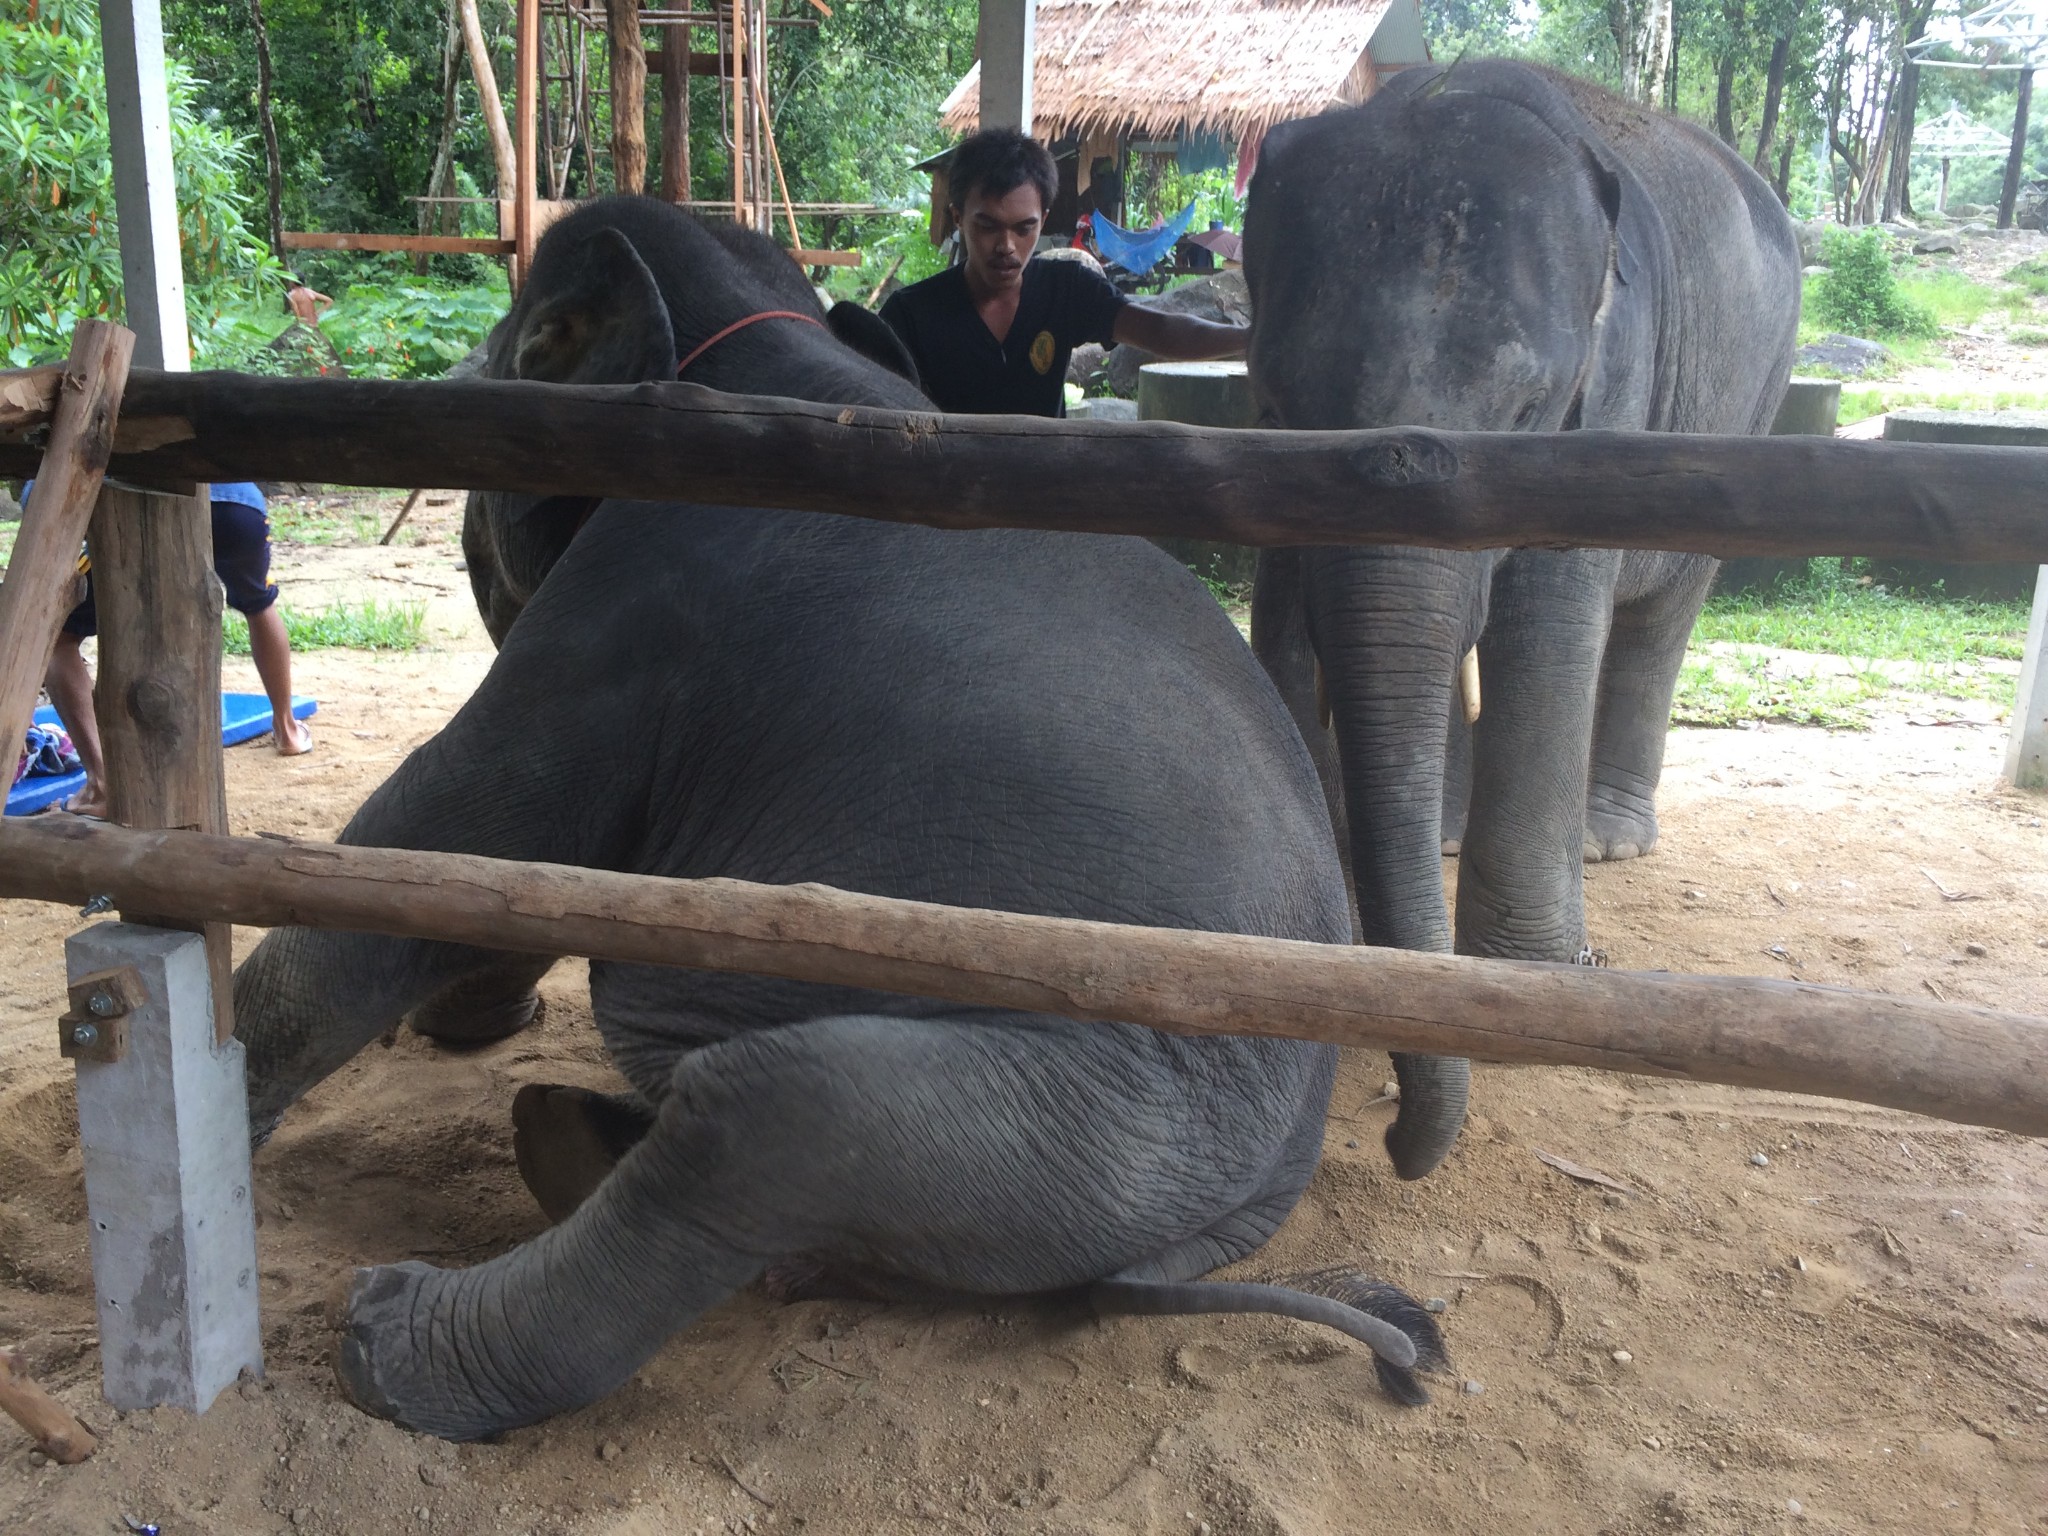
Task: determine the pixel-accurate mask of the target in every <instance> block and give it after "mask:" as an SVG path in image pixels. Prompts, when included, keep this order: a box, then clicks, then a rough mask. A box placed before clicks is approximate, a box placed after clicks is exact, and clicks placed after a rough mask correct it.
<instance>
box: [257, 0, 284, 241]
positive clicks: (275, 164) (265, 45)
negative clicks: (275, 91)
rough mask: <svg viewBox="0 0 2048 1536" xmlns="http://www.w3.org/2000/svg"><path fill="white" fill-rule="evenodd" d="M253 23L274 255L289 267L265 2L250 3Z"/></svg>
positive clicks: (258, 109)
mask: <svg viewBox="0 0 2048 1536" xmlns="http://www.w3.org/2000/svg"><path fill="white" fill-rule="evenodd" d="M249 20H250V22H251V23H252V24H253V25H254V27H255V29H256V124H257V126H258V127H259V128H260V129H261V130H262V132H263V183H264V191H265V194H266V196H267V198H268V201H269V213H270V249H271V253H272V254H273V255H275V256H276V257H277V259H278V260H279V261H280V262H283V263H284V264H285V265H286V266H289V265H290V264H291V263H290V262H289V261H288V260H287V259H286V257H285V254H284V160H283V157H282V156H281V155H279V153H278V150H277V122H276V119H274V118H273V117H272V116H271V114H270V28H269V27H267V26H265V25H264V24H263V0H249Z"/></svg>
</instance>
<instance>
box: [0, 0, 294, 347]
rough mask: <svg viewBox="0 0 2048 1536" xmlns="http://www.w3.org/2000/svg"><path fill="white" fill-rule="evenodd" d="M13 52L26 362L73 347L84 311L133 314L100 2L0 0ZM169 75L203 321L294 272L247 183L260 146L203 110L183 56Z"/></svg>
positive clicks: (6, 156)
mask: <svg viewBox="0 0 2048 1536" xmlns="http://www.w3.org/2000/svg"><path fill="white" fill-rule="evenodd" d="M0 60H4V65H0V230H5V231H6V240H5V242H4V248H0V356H4V358H5V361H6V363H7V364H8V365H10V366H14V367H25V366H27V365H28V364H30V363H35V362H42V361H45V360H47V359H50V358H55V357H61V356H63V354H64V352H65V350H66V349H67V348H68V347H69V345H70V339H71V327H72V324H73V322H74V321H75V320H76V319H77V317H78V316H80V315H87V316H104V317H107V318H110V319H116V320H118V319H120V318H122V315H123V310H122V305H121V247H120V241H119V238H118V236H117V234H116V231H115V220H114V170H113V161H112V157H111V155H110V153H109V150H108V147H107V119H106V98H107V86H106V72H105V68H104V66H103V65H102V63H101V59H100V44H99V26H98V22H97V19H96V14H95V12H94V10H93V9H92V7H90V6H88V5H85V4H83V3H81V0H0ZM169 84H170V102H171V151H172V161H173V164H174V165H175V168H176V172H177V189H176V201H177V205H178V234H179V243H180V245H181V246H182V247H183V251H184V267H185V303H186V308H187V312H188V314H189V315H190V316H191V319H192V322H193V326H194V330H195V331H196V332H202V333H203V332H204V331H206V330H207V329H209V328H210V327H211V325H212V322H213V321H215V320H216V319H217V318H218V316H219V315H220V313H221V312H222V311H223V310H225V309H227V308H229V307H232V306H234V305H237V304H244V303H247V302H248V301H249V300H250V299H251V298H253V296H254V295H255V294H257V293H259V292H261V291H263V290H264V289H266V288H270V285H271V284H273V283H274V282H275V281H277V280H278V279H280V278H282V276H283V271H282V269H281V268H280V267H279V266H278V264H277V261H276V258H275V257H274V256H272V255H271V253H270V251H269V249H268V248H267V247H266V246H265V244H264V243H263V241H262V239H261V238H260V237H259V236H258V234H257V233H256V230H255V228H254V224H253V221H252V219H251V218H250V216H249V215H248V213H247V212H246V204H245V202H244V196H243V193H242V192H241V191H240V190H239V187H238V177H239V175H240V173H241V172H242V170H243V169H244V167H245V165H246V164H247V162H248V159H249V153H248V150H247V149H246V148H245V146H244V145H243V144H242V143H241V142H240V141H239V140H237V139H236V138H235V137H234V136H233V135H232V134H230V133H228V132H227V131H226V130H225V129H223V128H221V127H219V126H218V125H217V124H215V123H212V122H208V121H205V120H203V119H201V118H200V117H199V116H198V115H197V114H196V113H195V112H194V110H193V106H192V103H193V98H194V95H195V93H196V90H197V86H196V85H195V83H194V81H193V79H192V76H191V74H190V73H189V72H188V71H187V70H186V69H185V68H184V67H183V66H182V65H180V64H178V63H177V62H176V61H175V60H173V61H171V63H170V66H169ZM271 291H273V292H274V291H275V289H274V288H271Z"/></svg>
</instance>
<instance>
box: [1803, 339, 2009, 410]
mask: <svg viewBox="0 0 2048 1536" xmlns="http://www.w3.org/2000/svg"><path fill="white" fill-rule="evenodd" d="M2043 339H2044V340H2048V335H2044V337H2043ZM2024 344H2025V343H2022V345H2024ZM1913 407H1918V408H1921V409H1925V410H1933V411H2048V394H2043V393H2041V392H2039V391H2033V390H2021V389H1991V390H1978V389H1956V390H1946V389H1944V390H1930V389H1908V388H1905V387H1904V386H1901V385H1883V384H1876V385H1866V386H1861V387H1854V386H1850V385H1846V384H1845V385H1844V386H1843V387H1842V408H1841V413H1840V415H1839V416H1837V418H1836V419H1837V420H1838V421H1840V422H1841V423H1842V425H1843V426H1847V425H1849V423H1851V422H1855V421H1864V420H1867V419H1868V418H1870V417H1872V416H1882V415H1883V414H1884V413H1885V412H1887V411H1903V410H1907V409H1909V408H1913Z"/></svg>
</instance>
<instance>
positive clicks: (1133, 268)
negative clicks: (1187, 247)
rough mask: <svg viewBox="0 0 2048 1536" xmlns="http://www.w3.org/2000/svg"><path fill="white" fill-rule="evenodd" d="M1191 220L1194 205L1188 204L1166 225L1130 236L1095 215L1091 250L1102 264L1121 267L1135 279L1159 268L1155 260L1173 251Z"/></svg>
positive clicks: (1130, 233) (1099, 215)
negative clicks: (1096, 253) (1095, 252)
mask: <svg viewBox="0 0 2048 1536" xmlns="http://www.w3.org/2000/svg"><path fill="white" fill-rule="evenodd" d="M1194 217H1195V205H1194V204H1193V203H1189V204H1188V205H1187V207H1185V208H1183V209H1181V211H1180V212H1179V213H1177V214H1175V215H1174V216H1173V218H1172V219H1170V220H1169V221H1168V222H1166V223H1164V224H1161V225H1159V226H1157V227H1156V228H1153V229H1148V230H1146V231H1145V232H1144V233H1143V234H1133V233H1132V232H1131V231H1130V230H1128V229H1121V228H1119V227H1118V226H1117V225H1115V224H1112V223H1111V222H1110V221H1109V220H1108V219H1106V218H1104V217H1103V216H1102V215H1101V214H1099V213H1098V214H1096V215H1095V249H1096V250H1098V251H1100V252H1101V253H1102V259H1103V260H1104V261H1105V262H1107V263H1109V264H1111V265H1113V266H1118V267H1122V268H1123V269H1124V270H1125V271H1126V272H1128V273H1130V274H1131V275H1132V276H1133V277H1137V276H1140V275H1142V274H1144V273H1146V272H1150V271H1151V270H1152V269H1153V268H1154V267H1155V266H1157V265H1158V264H1159V258H1160V257H1162V256H1164V255H1165V254H1166V253H1167V252H1168V251H1170V250H1172V249H1173V243H1174V241H1176V240H1178V239H1179V238H1180V237H1181V236H1182V235H1184V234H1186V233H1187V229H1188V225H1189V224H1190V223H1192V222H1193V220H1194Z"/></svg>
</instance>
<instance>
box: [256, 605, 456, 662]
mask: <svg viewBox="0 0 2048 1536" xmlns="http://www.w3.org/2000/svg"><path fill="white" fill-rule="evenodd" d="M280 611H281V612H282V613H283V615H284V632H285V634H286V636H288V637H289V638H290V640H291V643H292V649H293V650H295V651H317V650H327V649H333V648H344V649H348V650H355V651H416V650H418V649H419V648H420V647H421V646H423V645H425V644H426V627H427V605H426V604H425V603H384V602H378V601H377V600H376V599H374V598H373V599H371V600H370V601H369V602H366V603H336V604H335V605H334V606H333V607H331V608H325V609H322V610H321V611H319V612H318V613H296V612H294V611H293V610H291V609H289V608H280ZM221 644H222V647H223V649H225V650H226V651H227V653H228V654H229V655H230V656H246V655H248V654H249V621H248V620H247V619H245V618H243V617H242V616H241V615H240V614H239V613H236V612H235V611H234V610H233V609H229V610H228V611H227V612H226V613H224V614H222V615H221Z"/></svg>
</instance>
